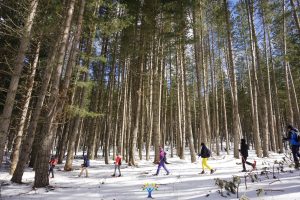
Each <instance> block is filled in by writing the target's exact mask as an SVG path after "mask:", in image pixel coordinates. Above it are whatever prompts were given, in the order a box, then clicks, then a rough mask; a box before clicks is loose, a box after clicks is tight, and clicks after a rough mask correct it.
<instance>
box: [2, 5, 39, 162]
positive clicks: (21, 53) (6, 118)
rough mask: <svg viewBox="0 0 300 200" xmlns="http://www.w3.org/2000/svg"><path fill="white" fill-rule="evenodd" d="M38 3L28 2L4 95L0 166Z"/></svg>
mask: <svg viewBox="0 0 300 200" xmlns="http://www.w3.org/2000/svg"><path fill="white" fill-rule="evenodd" d="M38 3H39V1H38V0H31V2H30V7H29V14H28V17H27V19H26V20H25V25H24V28H23V29H22V33H23V35H22V37H21V40H20V46H19V49H18V54H17V56H16V59H15V66H14V67H13V72H12V76H11V80H10V84H9V89H8V92H7V95H6V100H5V104H4V108H3V112H2V114H1V115H0V167H1V165H2V159H3V153H4V148H5V143H6V141H7V135H8V132H9V125H10V120H11V116H12V111H13V108H14V102H15V97H16V94H17V88H18V85H19V80H20V77H21V73H22V69H23V66H24V59H25V54H26V51H27V48H28V46H29V43H30V37H31V29H32V25H33V22H34V19H35V16H36V11H37V6H38Z"/></svg>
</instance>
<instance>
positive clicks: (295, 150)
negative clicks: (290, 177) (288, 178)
mask: <svg viewBox="0 0 300 200" xmlns="http://www.w3.org/2000/svg"><path fill="white" fill-rule="evenodd" d="M287 130H288V137H287V138H284V140H288V141H289V142H290V146H291V149H292V154H293V158H294V162H295V169H299V158H298V157H300V153H299V146H300V141H299V139H298V138H299V137H300V136H299V132H298V130H297V129H296V128H294V127H293V126H292V125H288V126H287Z"/></svg>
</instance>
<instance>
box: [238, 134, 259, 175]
mask: <svg viewBox="0 0 300 200" xmlns="http://www.w3.org/2000/svg"><path fill="white" fill-rule="evenodd" d="M248 150H249V146H248V144H246V140H245V139H241V149H240V153H241V156H242V163H243V171H242V172H246V171H247V170H246V165H245V163H246V164H247V165H250V166H252V170H255V168H256V161H255V160H254V163H250V162H248V161H247V158H248Z"/></svg>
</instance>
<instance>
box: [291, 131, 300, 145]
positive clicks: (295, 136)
mask: <svg viewBox="0 0 300 200" xmlns="http://www.w3.org/2000/svg"><path fill="white" fill-rule="evenodd" d="M293 132H294V133H293V135H292V138H293V140H294V141H295V142H296V143H299V144H300V133H299V131H298V130H294V131H293Z"/></svg>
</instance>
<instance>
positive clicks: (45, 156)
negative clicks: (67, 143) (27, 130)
mask: <svg viewBox="0 0 300 200" xmlns="http://www.w3.org/2000/svg"><path fill="white" fill-rule="evenodd" d="M75 3H76V1H75V0H71V1H70V3H69V8H68V12H67V15H66V21H65V26H64V33H63V37H62V40H61V47H60V51H59V54H58V59H57V60H58V63H57V66H56V67H55V70H54V74H53V79H52V87H51V92H50V98H49V103H48V114H47V116H46V118H45V121H46V123H45V124H43V129H42V130H43V134H45V137H44V138H43V139H42V141H41V143H40V144H41V148H40V150H39V152H38V154H37V157H38V158H39V162H38V164H37V165H36V171H35V180H34V186H35V187H45V186H47V185H49V176H48V162H49V157H50V153H51V152H50V150H51V147H52V141H53V135H54V134H55V133H54V132H53V131H52V130H54V129H53V126H52V123H53V121H54V120H55V118H56V115H57V112H56V107H57V103H58V96H59V84H60V77H61V73H62V67H63V62H64V57H65V52H66V46H67V40H68V38H69V33H70V28H71V22H72V18H73V13H74V7H75Z"/></svg>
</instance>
